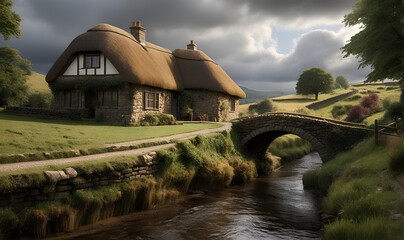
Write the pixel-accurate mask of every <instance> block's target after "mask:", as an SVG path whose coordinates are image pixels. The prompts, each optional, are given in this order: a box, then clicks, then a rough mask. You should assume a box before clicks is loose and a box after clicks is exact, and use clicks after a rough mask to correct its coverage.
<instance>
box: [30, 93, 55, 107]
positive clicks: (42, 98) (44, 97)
mask: <svg viewBox="0 0 404 240" xmlns="http://www.w3.org/2000/svg"><path fill="white" fill-rule="evenodd" d="M51 102H52V94H50V93H39V92H35V93H32V94H30V95H29V96H28V99H27V102H26V103H25V104H24V106H26V107H32V108H50V107H51Z"/></svg>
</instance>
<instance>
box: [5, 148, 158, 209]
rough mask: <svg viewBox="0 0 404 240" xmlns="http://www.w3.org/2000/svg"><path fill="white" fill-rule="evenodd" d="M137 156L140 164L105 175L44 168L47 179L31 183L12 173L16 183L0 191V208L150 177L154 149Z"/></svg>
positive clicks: (155, 162)
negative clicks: (11, 187) (140, 161)
mask: <svg viewBox="0 0 404 240" xmlns="http://www.w3.org/2000/svg"><path fill="white" fill-rule="evenodd" d="M140 157H141V158H143V159H142V160H143V161H142V163H140V164H137V165H133V166H129V167H128V168H126V169H123V170H120V171H112V172H110V173H109V174H101V173H95V174H91V175H78V173H77V171H76V170H75V169H74V168H66V169H64V170H59V171H45V172H44V174H45V175H46V177H47V181H46V182H42V183H40V184H35V185H30V184H28V183H26V182H25V178H24V176H23V175H16V176H14V179H13V183H14V184H15V185H16V187H15V189H14V190H11V191H3V192H0V207H7V206H12V205H14V204H23V205H24V206H26V207H29V206H32V205H33V204H35V203H38V202H41V201H52V200H55V199H66V198H68V197H69V196H70V195H71V194H73V193H74V192H76V191H81V190H85V189H92V188H97V187H102V186H109V185H112V184H116V183H121V182H126V181H131V180H134V179H137V178H142V177H151V176H152V175H153V174H154V173H156V172H157V171H158V166H159V161H158V159H157V154H156V152H151V153H149V154H146V155H143V156H140Z"/></svg>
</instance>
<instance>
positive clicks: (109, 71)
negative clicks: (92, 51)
mask: <svg viewBox="0 0 404 240" xmlns="http://www.w3.org/2000/svg"><path fill="white" fill-rule="evenodd" d="M103 59H104V57H103ZM105 59H106V60H107V61H106V62H107V73H106V74H107V75H112V74H119V72H118V70H116V68H115V67H114V65H112V63H111V62H110V61H109V59H108V58H105Z"/></svg>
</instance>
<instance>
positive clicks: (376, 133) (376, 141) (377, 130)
mask: <svg viewBox="0 0 404 240" xmlns="http://www.w3.org/2000/svg"><path fill="white" fill-rule="evenodd" d="M378 134H379V129H378V124H377V119H375V144H376V145H379V136H378Z"/></svg>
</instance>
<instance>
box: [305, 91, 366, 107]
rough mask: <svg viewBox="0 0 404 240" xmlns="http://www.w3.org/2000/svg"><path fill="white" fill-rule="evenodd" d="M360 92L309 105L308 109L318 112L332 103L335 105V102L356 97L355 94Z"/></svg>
mask: <svg viewBox="0 0 404 240" xmlns="http://www.w3.org/2000/svg"><path fill="white" fill-rule="evenodd" d="M358 92H359V91H358V90H353V91H352V92H348V93H344V94H341V95H338V96H335V97H331V98H327V99H325V100H323V101H319V102H315V103H312V104H310V105H307V106H306V108H308V109H313V110H317V109H319V108H322V107H325V106H327V105H329V104H331V103H335V102H338V101H341V100H343V99H345V98H348V97H350V96H352V95H354V94H356V93H358Z"/></svg>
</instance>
